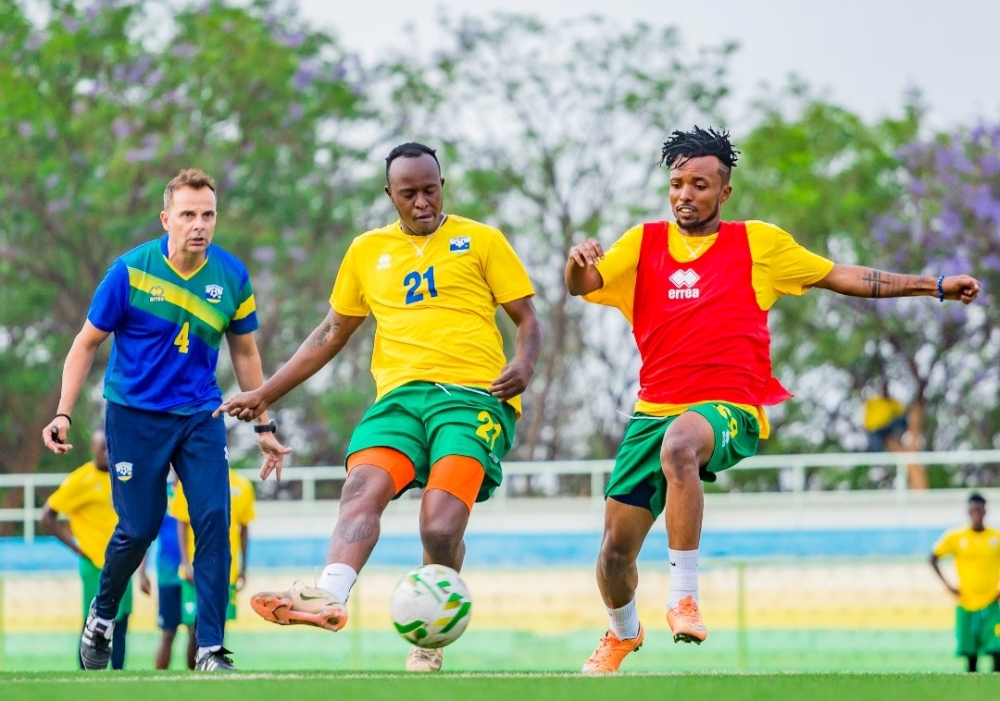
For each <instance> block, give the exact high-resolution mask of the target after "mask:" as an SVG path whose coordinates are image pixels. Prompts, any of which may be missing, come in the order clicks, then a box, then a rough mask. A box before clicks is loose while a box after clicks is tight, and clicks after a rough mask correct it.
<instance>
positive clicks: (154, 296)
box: [149, 285, 164, 302]
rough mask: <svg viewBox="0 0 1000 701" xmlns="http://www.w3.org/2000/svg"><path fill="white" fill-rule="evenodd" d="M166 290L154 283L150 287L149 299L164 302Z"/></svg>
mask: <svg viewBox="0 0 1000 701" xmlns="http://www.w3.org/2000/svg"><path fill="white" fill-rule="evenodd" d="M163 294H164V290H163V288H162V287H160V286H159V285H153V286H152V287H150V288H149V301H150V302H162V301H163V300H164V296H163Z"/></svg>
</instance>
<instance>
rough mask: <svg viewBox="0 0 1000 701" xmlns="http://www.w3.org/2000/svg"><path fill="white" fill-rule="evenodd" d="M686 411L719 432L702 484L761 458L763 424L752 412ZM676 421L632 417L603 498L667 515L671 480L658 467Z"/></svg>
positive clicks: (728, 408) (716, 407) (713, 405)
mask: <svg viewBox="0 0 1000 701" xmlns="http://www.w3.org/2000/svg"><path fill="white" fill-rule="evenodd" d="M687 411H693V412H695V413H696V414H701V415H702V416H704V417H705V418H706V419H707V420H708V422H709V423H710V424H711V425H712V428H713V429H714V431H715V450H714V451H713V452H712V457H711V459H710V460H709V461H708V464H706V465H704V466H702V468H701V471H700V472H701V479H702V480H703V481H705V482H714V481H715V479H716V473H718V472H722V471H723V470H728V469H729V468H730V467H732V466H733V465H735V464H736V463H738V462H739V461H740V460H742V459H743V458H746V457H749V456H751V455H753V454H755V453H756V452H757V443H758V441H759V438H760V424H759V423H758V421H757V417H756V416H754V415H753V414H751V413H750V412H748V411H746V410H744V409H740V408H739V407H737V406H734V405H732V404H726V403H723V402H710V403H707V404H698V405H697V406H693V407H691V408H690V409H688V410H687ZM677 416H680V414H678V415H677ZM677 416H667V417H663V416H649V415H647V414H636V415H634V416H633V417H632V419H631V420H630V421H629V423H628V426H627V427H626V429H625V437H624V438H623V439H622V443H621V445H620V446H619V448H618V455H616V456H615V467H614V469H613V470H612V472H611V480H610V481H609V482H608V486H607V489H605V491H604V496H605V497H613V498H614V499H615V500H616V501H621V502H623V503H625V504H632V505H633V506H642V507H646V508H648V509H649V510H650V511H652V512H653V518H657V517H659V515H660V514H661V513H663V509H664V508H665V507H666V504H667V478H666V477H665V476H664V474H663V468H662V466H661V465H660V447H661V445H662V444H663V435H664V434H665V433H666V432H667V428H669V427H670V424H672V423H673V422H674V419H676V418H677Z"/></svg>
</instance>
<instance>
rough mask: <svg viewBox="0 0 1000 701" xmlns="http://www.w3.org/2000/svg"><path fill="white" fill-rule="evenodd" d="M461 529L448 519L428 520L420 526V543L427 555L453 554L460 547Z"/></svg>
mask: <svg viewBox="0 0 1000 701" xmlns="http://www.w3.org/2000/svg"><path fill="white" fill-rule="evenodd" d="M462 535H463V529H462V528H460V527H459V525H458V524H455V523H452V522H451V521H450V520H449V519H445V518H435V519H428V520H426V521H425V522H424V523H422V524H420V541H421V543H422V544H423V546H424V550H426V551H427V552H429V553H453V552H455V551H456V550H457V549H458V548H460V547H461V546H462Z"/></svg>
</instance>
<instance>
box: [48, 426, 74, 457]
mask: <svg viewBox="0 0 1000 701" xmlns="http://www.w3.org/2000/svg"><path fill="white" fill-rule="evenodd" d="M68 431H69V419H67V418H66V417H65V416H57V417H56V418H54V419H52V420H51V421H50V422H49V425H48V426H46V427H45V428H43V429H42V442H44V443H45V447H46V448H48V449H49V450H51V451H52V452H53V453H55V454H56V455H65V454H66V453H68V452H69V451H71V450H73V444H72V443H67V442H66V433H67V432H68Z"/></svg>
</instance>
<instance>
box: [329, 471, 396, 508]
mask: <svg viewBox="0 0 1000 701" xmlns="http://www.w3.org/2000/svg"><path fill="white" fill-rule="evenodd" d="M395 491H396V490H395V486H394V485H393V483H392V478H391V477H390V476H389V474H388V473H387V472H386V471H385V470H383V469H381V468H378V467H374V466H370V465H360V466H358V467H357V468H355V469H353V470H351V474H350V475H348V477H347V481H346V482H344V489H343V491H342V492H341V495H340V509H341V513H343V512H344V511H345V510H346V511H351V512H365V513H370V512H375V513H379V514H381V513H382V511H383V510H384V509H385V507H386V506H387V505H388V504H389V502H390V501H392V498H393V497H394V496H395Z"/></svg>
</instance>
